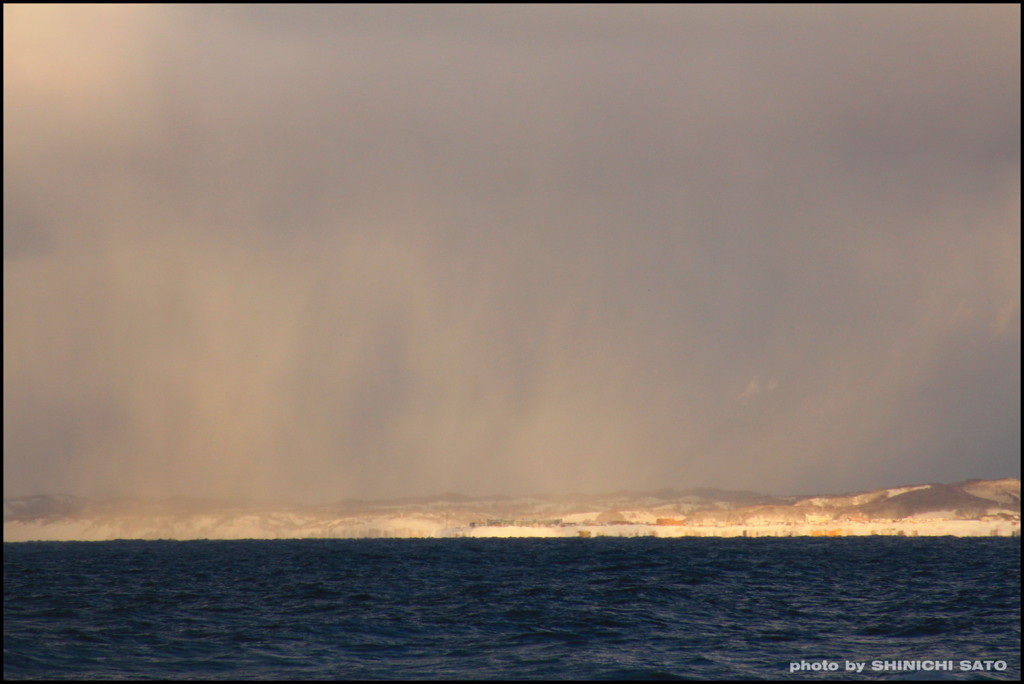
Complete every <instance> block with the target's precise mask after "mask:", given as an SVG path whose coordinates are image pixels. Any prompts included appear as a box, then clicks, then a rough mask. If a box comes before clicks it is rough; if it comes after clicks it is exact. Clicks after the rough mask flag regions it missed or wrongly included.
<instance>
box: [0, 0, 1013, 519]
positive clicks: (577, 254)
mask: <svg viewBox="0 0 1024 684" xmlns="http://www.w3.org/2000/svg"><path fill="white" fill-rule="evenodd" d="M1020 63H1021V60H1020V7H1019V5H1015V4H1012V5H1009V4H1007V5H976V4H971V5H879V6H874V5H837V6H833V5H812V6H800V5H796V6H794V5H786V6H765V5H732V6H714V5H669V6H666V5H555V6H545V5H490V6H488V5H438V6H430V5H404V6H397V5H385V6H381V5H309V6H303V5H239V6H236V5H125V6H119V5H63V6H62V5H43V6H29V5H16V4H15V5H11V4H5V5H4V229H3V230H4V233H3V254H4V294H3V300H4V311H3V318H4V376H3V386H4V447H3V448H4V496H5V497H12V496H24V495H31V494H52V493H69V494H76V495H82V496H95V497H106V496H141V497H166V496H195V497H211V498H233V499H248V500H267V501H269V500H275V501H277V500H279V501H291V502H328V501H333V500H337V499H341V498H345V497H360V498H390V497H402V496H415V495H429V494H435V493H441V492H452V491H454V492H461V493H464V494H468V495H493V494H507V495H526V494H553V493H559V492H594V493H597V492H612V491H618V490H622V489H636V490H644V489H659V488H677V489H683V488H687V487H698V486H707V487H722V488H729V489H749V490H754V491H759V492H765V493H775V494H795V493H841V492H851V491H858V490H864V489H870V488H876V487H884V486H897V485H902V484H918V483H926V482H955V481H960V480H965V479H970V478H999V477H1019V475H1020V445H1021V442H1020V411H1021V405H1020V404H1021V402H1020V370H1021V367H1020V247H1021V245H1020V229H1021V227H1020Z"/></svg>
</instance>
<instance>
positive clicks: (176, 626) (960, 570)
mask: <svg viewBox="0 0 1024 684" xmlns="http://www.w3.org/2000/svg"><path fill="white" fill-rule="evenodd" d="M1020 645H1021V641H1020V539H1019V538H973V539H958V538H952V537H941V538H923V537H921V538H903V537H860V538H842V539H835V538H832V539H813V538H785V539H743V538H734V539H709V538H680V539H657V538H594V539H381V540H372V539H371V540H342V539H338V540H280V541H186V542H181V541H116V542H24V543H5V544H4V678H5V679H400V680H410V679H458V680H473V679H498V680H508V679H560V680H591V679H638V680H643V679H695V680H709V679H794V680H819V679H896V680H901V679H909V680H914V679H933V678H939V679H1002V680H1016V679H1019V677H1020V674H1021V672H1020V650H1021V649H1020ZM887 662H888V663H890V665H888V666H886V667H888V668H889V669H888V670H877V669H873V668H877V667H878V666H879V665H884V664H885V663H887ZM858 665H860V666H861V667H863V671H861V672H860V673H858V672H856V668H857V667H858ZM965 665H967V666H968V668H969V669H967V670H963V669H962V668H963V667H964V666H965ZM918 667H923V668H926V669H923V670H915V669H914V668H918ZM979 667H980V668H982V669H976V668H979ZM794 668H796V669H795V670H794ZM851 668H852V669H851ZM932 668H938V669H937V670H936V669H932Z"/></svg>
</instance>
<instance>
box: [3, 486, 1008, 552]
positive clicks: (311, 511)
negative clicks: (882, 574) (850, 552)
mask: <svg viewBox="0 0 1024 684" xmlns="http://www.w3.org/2000/svg"><path fill="white" fill-rule="evenodd" d="M864 535H889V536H908V537H917V536H945V535H952V536H957V537H989V536H1002V537H1007V536H1019V535H1020V480H1018V479H1015V478H1007V479H1001V480H968V481H965V482H959V483H955V484H924V485H911V486H903V487H894V488H886V489H878V490H872V491H868V492H858V493H854V494H844V495H839V496H832V495H828V496H814V497H773V496H768V495H761V494H755V493H752V492H735V491H727V490H712V489H690V490H659V491H656V492H618V493H614V494H607V495H586V496H584V495H576V496H568V495H567V496H565V497H553V496H545V497H523V498H507V497H490V498H488V497H479V498H474V497H467V496H462V495H458V494H445V495H440V496H436V497H422V498H417V499H401V500H390V501H358V500H343V501H339V502H337V503H335V504H329V505H322V506H305V507H303V506H279V507H266V506H264V507H258V506H247V505H240V504H230V503H224V502H215V501H206V500H194V499H184V498H177V499H167V500H160V501H147V500H138V499H115V500H91V499H85V498H81V497H73V496H66V495H63V496H33V497H21V498H16V499H5V500H4V541H5V542H16V541H107V540H113V539H178V540H192V539H302V538H317V539H323V538H456V537H583V538H588V537H602V536H614V537H804V536H809V537H847V536H864Z"/></svg>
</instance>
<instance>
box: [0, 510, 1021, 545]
mask: <svg viewBox="0 0 1024 684" xmlns="http://www.w3.org/2000/svg"><path fill="white" fill-rule="evenodd" d="M867 535H886V536H907V537H934V536H954V537H1010V536H1019V535H1020V521H1016V520H931V521H929V520H925V521H919V520H918V521H910V520H900V521H871V522H843V523H817V524H811V523H806V524H787V523H774V524H763V525H650V524H643V523H633V524H592V525H537V526H518V525H476V526H468V525H467V526H457V527H446V526H445V525H444V522H443V521H442V520H438V519H435V518H433V517H426V516H423V517H414V516H405V517H393V518H366V519H344V520H338V519H335V520H323V519H319V520H318V519H310V518H305V517H304V516H299V515H295V514H279V515H273V516H262V515H241V516H230V517H222V516H213V515H201V516H187V517H184V518H173V519H172V518H170V517H167V518H160V517H140V518H122V519H117V520H103V521H100V520H84V519H78V520H76V519H63V520H54V521H50V522H42V521H30V522H22V521H8V522H5V523H4V541H5V542H20V541H110V540H114V539H176V540H182V541H185V540H197V539H219V540H230V539H360V538H363V539H365V538H398V539H414V538H421V539H422V538H462V537H476V538H483V537H553V538H554V537H562V538H569V537H584V538H587V537H589V538H594V537H663V538H669V537H852V536H867Z"/></svg>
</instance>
